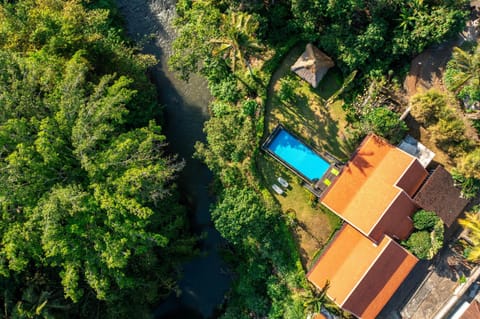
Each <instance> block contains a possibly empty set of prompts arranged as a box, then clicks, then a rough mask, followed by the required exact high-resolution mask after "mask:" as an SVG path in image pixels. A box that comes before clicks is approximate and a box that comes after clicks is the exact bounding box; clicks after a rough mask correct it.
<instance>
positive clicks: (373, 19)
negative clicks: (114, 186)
mask: <svg viewBox="0 0 480 319" xmlns="http://www.w3.org/2000/svg"><path fill="white" fill-rule="evenodd" d="M466 5H467V1H436V0H424V1H422V0H418V1H404V0H387V1H365V0H353V1H351V0H346V1H343V0H341V1H330V2H328V1H320V0H318V1H317V0H314V1H290V0H282V1H275V2H273V1H272V2H268V1H267V2H265V1H264V2H261V1H237V0H233V1H213V0H202V1H189V0H180V1H178V2H177V6H176V8H177V13H178V18H177V20H176V22H175V26H176V27H177V31H178V38H177V39H176V41H175V43H174V45H173V47H174V52H173V55H172V57H171V59H170V62H169V63H170V66H171V68H172V69H174V70H176V71H177V72H178V74H179V75H181V76H182V77H183V78H184V79H188V77H189V75H190V74H191V73H192V72H197V71H198V72H200V73H201V74H203V75H204V76H205V78H206V79H207V81H208V85H209V88H210V90H211V92H212V95H213V97H214V100H213V101H212V103H211V105H210V110H211V114H212V117H211V118H210V119H209V120H208V121H207V122H206V124H205V129H204V130H205V133H206V135H207V139H206V142H205V143H198V144H197V146H196V150H197V152H196V154H197V155H196V156H197V157H198V158H201V159H202V160H203V161H204V162H205V163H206V164H207V165H208V167H209V168H210V169H211V170H212V171H213V172H214V174H215V177H216V178H215V185H214V189H215V191H216V193H217V195H218V202H217V204H216V205H215V206H214V207H213V209H212V212H213V214H212V216H213V219H214V223H215V225H216V227H217V229H219V230H220V233H221V234H222V235H223V236H224V237H225V238H227V240H228V241H229V242H230V243H231V255H230V258H231V265H232V268H233V270H234V272H235V273H236V274H237V275H238V276H237V279H236V281H235V283H234V285H233V288H232V290H231V292H230V294H229V298H228V302H227V305H226V312H225V314H224V316H223V317H224V318H251V317H268V318H304V316H305V315H306V312H309V311H311V310H308V309H306V308H308V307H306V306H305V305H306V304H309V303H308V302H306V300H308V298H310V297H308V296H312V293H311V289H312V288H311V287H310V286H309V285H308V284H307V282H306V280H305V277H304V271H305V269H303V268H302V266H301V264H300V262H299V256H298V253H297V252H296V250H295V243H294V241H293V238H292V235H291V232H290V231H289V228H288V227H289V226H290V227H291V225H292V224H293V223H290V222H289V220H290V219H291V218H289V217H288V216H289V215H288V214H283V213H282V211H281V209H280V206H279V204H278V202H277V201H275V200H274V198H273V197H272V194H271V193H270V191H269V190H268V189H267V188H266V186H267V185H266V184H265V181H264V178H263V176H262V173H261V172H260V171H259V167H258V163H261V160H260V161H259V160H258V158H259V154H258V153H259V145H260V140H261V138H262V136H263V134H264V132H267V131H268V128H269V125H270V123H266V122H265V115H266V114H265V109H266V106H267V103H269V101H270V100H269V99H271V98H273V97H272V96H271V95H270V96H267V93H268V94H271V93H272V90H271V87H270V86H269V83H270V80H271V79H272V75H273V73H274V71H275V70H276V68H277V67H278V66H279V63H280V62H281V59H282V57H284V55H285V54H286V53H287V52H288V51H289V50H290V48H292V47H294V46H295V45H296V44H297V43H300V44H301V45H304V44H305V43H306V42H313V43H314V44H316V45H319V47H320V48H321V49H322V50H324V51H325V52H326V53H327V54H328V55H329V56H330V57H332V58H333V60H334V61H335V63H336V64H337V66H338V67H339V69H340V70H341V71H342V72H343V74H344V76H343V78H345V79H350V81H351V80H353V78H355V81H354V82H355V85H354V88H353V89H350V90H348V89H346V90H341V91H339V92H338V94H333V95H332V96H333V97H334V99H335V98H337V97H338V96H339V95H340V94H342V96H343V97H344V99H345V100H346V103H345V104H344V106H343V107H344V110H345V111H346V112H347V121H348V122H349V123H350V128H351V129H352V130H353V131H354V132H357V133H356V134H354V137H355V138H354V141H353V142H350V141H347V143H346V144H349V145H354V144H355V143H356V141H358V140H359V139H361V138H362V137H363V136H364V135H365V134H366V133H368V132H371V131H374V132H377V133H379V134H382V135H384V136H385V137H387V138H390V139H391V140H392V141H398V140H399V139H400V138H401V137H402V136H403V134H404V133H405V126H404V124H402V123H403V122H401V121H400V120H399V115H398V113H397V112H398V109H399V108H398V107H395V105H394V106H392V105H391V103H390V101H391V100H392V99H391V97H392V95H394V94H392V93H391V92H385V90H383V89H382V86H381V85H376V86H375V84H374V86H375V87H374V89H372V90H370V91H368V90H364V84H367V88H368V86H369V85H370V84H369V83H382V81H383V82H384V83H387V84H388V85H389V86H390V85H392V87H393V86H394V84H392V83H393V82H394V79H392V78H391V74H392V73H394V72H389V71H390V70H396V71H397V72H399V74H400V75H401V72H402V70H404V66H405V62H406V61H408V60H409V58H411V57H412V56H414V55H415V54H418V53H420V52H421V51H422V50H423V49H424V48H425V47H427V46H428V45H431V44H434V43H438V42H440V41H442V40H443V39H445V38H446V37H448V36H449V35H452V34H455V33H456V32H457V31H459V30H460V29H461V28H462V26H463V23H464V20H465V18H466V11H465V10H464V9H465V8H466V7H465V6H466ZM233 25H235V26H236V27H237V28H236V29H235V30H232V26H233ZM260 44H261V45H260ZM349 75H353V76H351V77H350V76H349ZM346 82H347V81H346ZM397 83H398V82H397ZM296 90H297V88H296V87H295V84H294V83H293V82H292V81H290V80H289V79H288V78H287V79H286V80H285V81H282V82H281V87H280V88H279V90H278V96H279V98H280V102H282V103H285V105H289V104H292V103H296V102H298V100H297V101H296V100H295V99H296V95H297V94H296ZM364 91H366V93H367V94H366V95H365V97H366V99H364V100H362V101H363V102H365V103H363V102H362V103H356V102H355V101H356V100H357V96H359V95H362V94H363V93H364ZM392 92H393V90H392ZM370 93H371V94H370ZM378 96H384V97H385V98H384V99H377V97H378ZM300 99H301V101H300V103H303V102H302V101H303V100H305V95H304V96H301V97H300ZM326 99H328V97H326ZM334 99H332V100H334ZM319 100H320V99H319ZM380 101H382V103H380ZM327 102H332V101H331V100H330V101H328V100H327ZM330 105H331V104H330V103H320V107H328V106H330ZM397 106H398V105H397ZM290 111H291V112H292V113H291V115H292V116H298V115H302V113H301V112H299V111H297V110H293V109H292V110H290ZM343 120H344V119H342V121H343ZM333 126H334V125H333ZM325 127H326V128H328V129H331V127H332V126H325ZM333 130H334V128H333ZM455 130H457V127H453V128H448V129H447V130H446V132H445V135H446V136H449V134H450V132H451V131H455ZM439 142H440V143H446V144H448V145H450V144H449V142H445V141H443V140H442V141H439ZM337 150H338V151H341V149H340V148H338V149H337ZM267 224H268V225H269V226H268V228H266V227H267ZM267 229H268V230H267Z"/></svg>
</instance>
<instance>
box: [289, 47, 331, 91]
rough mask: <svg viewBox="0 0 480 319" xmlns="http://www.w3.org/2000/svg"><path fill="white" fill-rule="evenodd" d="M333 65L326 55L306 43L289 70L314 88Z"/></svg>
mask: <svg viewBox="0 0 480 319" xmlns="http://www.w3.org/2000/svg"><path fill="white" fill-rule="evenodd" d="M334 65H335V63H334V62H333V60H332V59H331V58H330V57H329V56H328V55H326V54H325V53H323V52H322V51H320V49H318V48H317V47H315V46H313V45H312V44H311V43H308V44H307V46H306V48H305V52H303V54H302V55H301V56H300V57H299V58H298V59H297V61H296V62H295V63H294V64H293V65H292V66H291V68H290V70H292V71H293V72H295V73H296V74H298V76H299V77H301V78H302V79H304V80H305V81H307V82H308V83H310V85H311V86H313V87H314V88H316V87H317V86H318V83H320V81H321V80H322V78H323V77H324V76H325V74H327V71H328V69H330V68H331V67H333V66H334Z"/></svg>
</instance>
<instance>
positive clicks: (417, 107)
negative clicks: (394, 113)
mask: <svg viewBox="0 0 480 319" xmlns="http://www.w3.org/2000/svg"><path fill="white" fill-rule="evenodd" d="M411 105H412V109H411V111H410V112H411V114H412V116H413V117H414V118H415V119H416V120H417V121H418V122H419V123H420V124H423V125H425V126H430V125H433V124H435V123H437V121H438V119H439V117H440V114H441V113H442V112H443V110H444V109H446V107H447V97H446V96H445V94H443V93H441V92H439V91H437V90H435V89H431V90H429V91H427V92H425V93H418V94H415V95H414V96H413V97H412V101H411Z"/></svg>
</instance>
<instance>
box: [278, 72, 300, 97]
mask: <svg viewBox="0 0 480 319" xmlns="http://www.w3.org/2000/svg"><path fill="white" fill-rule="evenodd" d="M278 98H279V99H280V101H282V102H283V103H293V102H295V98H296V96H295V82H294V79H292V78H291V77H287V78H284V79H282V80H281V81H280V90H279V91H278Z"/></svg>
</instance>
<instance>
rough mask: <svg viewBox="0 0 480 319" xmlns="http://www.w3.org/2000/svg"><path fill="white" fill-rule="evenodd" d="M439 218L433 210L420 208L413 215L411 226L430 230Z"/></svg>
mask: <svg viewBox="0 0 480 319" xmlns="http://www.w3.org/2000/svg"><path fill="white" fill-rule="evenodd" d="M439 220H440V218H439V217H438V216H437V214H435V213H434V212H429V211H426V210H423V209H422V210H419V211H418V212H416V213H415V215H413V226H414V227H415V229H418V230H431V229H433V227H434V226H435V224H436V223H437V222H438V221H439Z"/></svg>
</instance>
